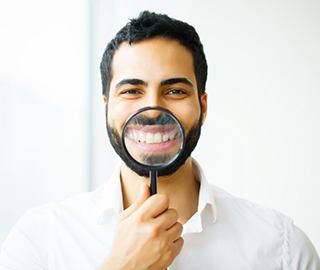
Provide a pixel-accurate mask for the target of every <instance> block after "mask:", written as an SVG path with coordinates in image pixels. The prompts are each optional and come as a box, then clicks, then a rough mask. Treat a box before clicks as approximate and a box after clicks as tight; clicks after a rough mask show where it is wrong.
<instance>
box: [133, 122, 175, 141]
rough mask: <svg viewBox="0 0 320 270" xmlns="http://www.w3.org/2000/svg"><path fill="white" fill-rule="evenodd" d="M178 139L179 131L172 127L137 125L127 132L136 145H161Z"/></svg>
mask: <svg viewBox="0 0 320 270" xmlns="http://www.w3.org/2000/svg"><path fill="white" fill-rule="evenodd" d="M177 137H179V133H178V129H177V128H176V127H172V125H164V126H163V125H153V126H141V125H140V126H139V125H136V126H134V127H129V128H128V130H127V138H128V139H130V140H132V141H134V142H136V143H144V144H159V143H164V142H168V141H173V140H175V139H176V138H177Z"/></svg>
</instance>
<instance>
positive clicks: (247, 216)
mask: <svg viewBox="0 0 320 270" xmlns="http://www.w3.org/2000/svg"><path fill="white" fill-rule="evenodd" d="M211 188H212V191H213V194H214V198H215V202H216V207H217V212H218V218H219V217H220V219H226V218H227V219H228V220H237V221H239V222H241V223H242V224H243V223H247V225H250V224H252V225H253V226H255V227H257V226H260V227H261V226H262V227H264V228H268V227H269V228H270V229H274V230H277V231H279V230H280V231H281V232H283V230H285V229H286V228H287V227H288V226H292V224H293V220H292V218H290V217H289V216H287V215H285V214H284V213H282V212H280V211H278V210H275V209H273V208H270V207H265V206H262V205H260V204H258V203H255V202H252V201H249V200H247V199H244V198H241V197H238V196H235V195H232V194H231V193H229V192H227V191H225V190H224V189H222V188H220V187H217V186H214V185H211Z"/></svg>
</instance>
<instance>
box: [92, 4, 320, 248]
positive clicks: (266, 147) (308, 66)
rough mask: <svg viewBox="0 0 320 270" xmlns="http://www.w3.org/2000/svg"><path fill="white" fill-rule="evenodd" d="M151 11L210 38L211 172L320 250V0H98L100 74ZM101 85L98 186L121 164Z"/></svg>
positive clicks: (207, 139)
mask: <svg viewBox="0 0 320 270" xmlns="http://www.w3.org/2000/svg"><path fill="white" fill-rule="evenodd" d="M199 3H201V5H200V4H199ZM144 9H149V10H153V11H158V12H163V13H167V14H169V15H171V16H173V17H176V18H178V19H182V20H185V21H187V22H189V23H191V24H192V25H194V26H195V27H196V29H197V30H198V32H199V34H200V36H201V38H202V42H203V44H204V47H205V51H206V55H207V60H208V64H209V79H208V85H207V91H208V95H209V114H208V119H207V122H206V124H205V126H204V128H203V135H202V138H201V141H200V143H199V146H198V148H197V150H196V151H195V153H194V156H195V157H196V158H197V159H198V160H199V161H200V162H201V164H202V165H203V167H204V169H205V171H206V173H207V175H208V178H209V179H210V180H211V182H212V183H214V184H216V185H218V186H221V187H222V188H224V189H226V190H228V191H229V192H231V193H233V194H235V195H237V196H241V197H243V198H246V199H249V200H251V201H254V202H257V203H259V204H262V205H264V206H267V207H272V208H275V209H278V210H280V211H281V212H283V213H285V214H287V215H288V216H291V217H292V218H294V220H295V223H296V224H297V225H298V226H299V227H301V228H302V229H303V230H304V231H305V232H306V233H307V234H308V235H309V237H310V239H311V240H312V242H313V243H314V244H315V246H316V248H317V250H318V251H320V232H319V228H320V211H319V210H320V209H319V206H320V196H319V190H320V181H319V180H320V166H319V164H320V142H319V138H320V121H319V116H320V106H319V104H320V76H319V70H320V51H319V48H320V27H319V26H320V16H319V14H320V2H319V1H312V0H299V1H297V0H294V1H292V0H290V1H289V0H287V1H276V0H271V1H270V0H269V1H267V0H265V1H249V0H243V1H238V0H228V1H190V0H189V1H187V0H184V1H164V0H162V1H146V0H145V1H125V0H117V1H102V0H100V1H95V2H94V4H93V10H94V11H95V12H94V14H95V17H94V29H95V32H94V35H93V44H94V46H93V48H94V49H95V50H94V51H93V52H94V55H93V70H95V71H94V72H97V71H98V63H99V61H100V58H101V55H102V53H103V50H104V48H105V46H106V44H107V41H108V40H109V39H110V38H111V37H112V36H113V35H114V34H115V33H116V31H117V30H119V28H120V27H122V26H123V25H124V24H125V23H126V22H127V19H128V18H131V17H135V16H136V15H138V13H139V11H141V10H144ZM93 88H94V89H98V91H97V92H95V94H94V95H95V96H94V98H93V104H95V106H96V108H95V109H94V119H95V123H94V126H93V127H94V134H93V152H94V158H95V159H94V164H93V169H94V170H93V171H94V178H93V180H94V182H93V186H97V185H99V184H100V183H101V182H103V181H105V180H106V179H107V178H108V176H109V175H110V174H111V171H112V170H111V168H112V166H113V164H114V163H115V162H114V155H113V152H112V149H111V147H110V146H109V145H107V143H106V140H107V138H106V133H105V126H104V122H105V120H104V112H103V108H102V106H100V107H98V104H102V103H101V96H100V95H101V93H100V92H101V90H100V89H101V86H100V78H99V75H98V74H94V80H93ZM208 149H210V151H208Z"/></svg>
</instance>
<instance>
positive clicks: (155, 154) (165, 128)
mask: <svg viewBox="0 0 320 270" xmlns="http://www.w3.org/2000/svg"><path fill="white" fill-rule="evenodd" d="M121 142H122V146H123V149H124V150H125V153H126V155H127V156H128V158H129V159H131V161H132V162H134V163H135V164H136V165H137V166H138V167H141V168H143V169H147V170H148V171H149V177H150V193H151V195H153V194H156V193H157V180H158V171H159V170H160V169H165V168H167V167H169V166H172V164H174V162H175V161H176V160H177V159H178V157H179V156H180V155H181V153H182V151H183V149H184V146H185V133H184V129H183V127H182V125H181V123H180V122H179V120H178V119H177V118H176V117H175V116H174V115H173V113H171V112H170V111H169V110H167V109H165V108H162V107H144V108H142V109H139V110H138V111H137V112H135V113H134V114H132V115H131V116H130V117H129V118H128V119H127V121H126V123H125V125H124V128H123V130H122V134H121Z"/></svg>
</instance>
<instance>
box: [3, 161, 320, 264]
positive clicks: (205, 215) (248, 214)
mask: <svg viewBox="0 0 320 270" xmlns="http://www.w3.org/2000/svg"><path fill="white" fill-rule="evenodd" d="M194 164H195V166H194V167H195V170H196V172H197V174H198V179H199V181H200V182H201V184H200V194H199V204H198V211H197V212H196V213H195V214H194V215H193V216H192V217H191V218H190V219H189V221H188V222H187V223H186V224H185V225H184V230H183V238H184V246H183V248H182V250H181V253H180V255H179V256H178V257H176V259H175V260H174V262H173V264H172V265H171V266H170V267H169V268H168V269H170V270H173V269H176V270H188V269H192V270H193V269H197V270H203V269H209V270H211V269H214V270H251V269H256V270H264V269H265V270H276V269H277V270H278V269H283V270H289V269H290V270H296V269H299V270H319V269H320V262H319V257H318V255H317V253H316V251H315V249H314V247H313V246H312V244H311V242H310V241H309V239H308V238H307V236H306V235H305V234H304V233H303V232H302V231H301V230H300V229H298V228H297V227H296V226H294V225H293V223H292V220H291V219H290V218H288V217H286V216H284V215H282V214H280V213H278V212H276V211H274V210H271V209H266V208H263V207H260V206H257V205H255V204H252V203H250V202H248V201H245V200H243V199H239V198H236V197H234V196H232V195H230V194H228V193H226V192H225V191H223V190H221V189H219V188H217V187H215V186H212V185H210V184H209V183H208V182H207V180H206V178H205V176H204V174H203V172H202V171H201V169H200V167H199V165H198V164H197V163H196V162H195V161H194ZM122 210H123V205H122V193H121V184H120V171H119V169H117V170H116V172H115V173H114V175H113V176H112V177H111V179H110V181H108V182H106V183H105V184H104V185H102V186H101V187H100V188H98V189H97V190H95V191H93V192H87V193H82V194H79V195H76V196H73V197H71V198H69V199H67V200H64V201H62V202H58V203H50V204H46V205H44V206H41V207H37V208H33V209H30V210H28V211H27V212H26V213H25V214H24V215H23V216H22V217H21V218H20V220H19V221H18V222H17V224H16V225H15V226H14V227H13V228H12V230H11V232H10V233H9V235H8V237H7V239H6V241H5V242H4V243H3V245H2V248H1V253H0V269H1V270H40V269H42V270H43V269H47V270H94V269H98V268H99V266H101V264H102V263H103V262H104V260H105V258H106V257H107V256H108V254H109V252H110V249H111V246H112V240H113V232H114V228H115V224H116V220H117V217H118V215H119V213H120V212H121V211H122Z"/></svg>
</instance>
